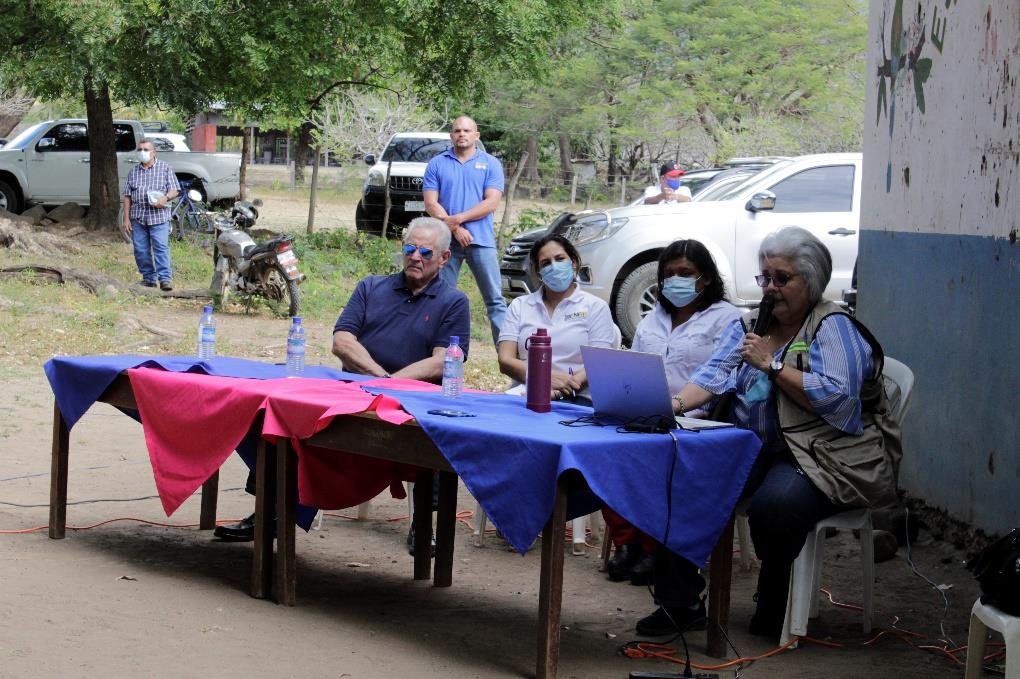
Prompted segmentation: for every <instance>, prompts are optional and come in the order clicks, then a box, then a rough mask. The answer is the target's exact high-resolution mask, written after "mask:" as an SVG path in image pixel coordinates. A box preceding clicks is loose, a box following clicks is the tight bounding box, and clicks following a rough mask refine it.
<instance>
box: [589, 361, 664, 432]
mask: <svg viewBox="0 0 1020 679" xmlns="http://www.w3.org/2000/svg"><path fill="white" fill-rule="evenodd" d="M581 357H582V359H583V361H584V370H585V372H586V373H587V375H588V388H589V389H590V390H591V401H592V406H593V407H594V409H595V415H596V417H601V418H603V419H612V420H619V421H621V422H631V421H633V420H637V419H641V418H651V417H656V416H664V417H668V418H670V419H672V418H673V405H672V403H670V394H669V384H668V383H667V382H666V368H665V366H663V363H662V356H660V355H659V354H646V353H642V352H638V351H625V350H623V349H604V348H602V347H588V346H583V347H581Z"/></svg>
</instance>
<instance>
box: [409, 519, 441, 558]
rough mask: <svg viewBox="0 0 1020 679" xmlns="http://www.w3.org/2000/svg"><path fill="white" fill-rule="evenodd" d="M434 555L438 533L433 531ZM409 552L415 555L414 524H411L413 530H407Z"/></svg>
mask: <svg viewBox="0 0 1020 679" xmlns="http://www.w3.org/2000/svg"><path fill="white" fill-rule="evenodd" d="M431 546H432V556H433V557H435V555H436V534H435V533H432V545H431ZM407 553H408V554H410V555H411V556H414V524H413V523H412V524H411V530H409V531H407Z"/></svg>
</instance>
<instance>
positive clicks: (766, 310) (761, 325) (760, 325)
mask: <svg viewBox="0 0 1020 679" xmlns="http://www.w3.org/2000/svg"><path fill="white" fill-rule="evenodd" d="M775 305H776V298H775V297H773V296H772V295H765V296H764V297H762V298H761V304H759V305H758V318H756V319H754V328H752V329H751V332H753V333H754V334H755V335H758V336H759V337H761V336H764V335H765V331H767V330H768V329H769V323H770V322H771V321H772V307H774V306H775Z"/></svg>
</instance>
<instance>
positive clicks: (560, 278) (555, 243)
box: [499, 235, 617, 405]
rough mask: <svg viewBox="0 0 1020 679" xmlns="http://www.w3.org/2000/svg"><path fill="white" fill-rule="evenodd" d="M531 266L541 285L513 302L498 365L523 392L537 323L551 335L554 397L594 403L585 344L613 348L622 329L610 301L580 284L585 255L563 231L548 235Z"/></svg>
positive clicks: (536, 249)
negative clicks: (527, 343) (584, 358)
mask: <svg viewBox="0 0 1020 679" xmlns="http://www.w3.org/2000/svg"><path fill="white" fill-rule="evenodd" d="M530 257H531V269H532V271H537V272H538V275H539V277H540V278H541V280H542V286H541V287H540V288H539V289H538V290H536V291H535V292H533V293H531V294H530V295H524V296H522V297H518V298H517V299H515V300H514V301H513V302H511V303H510V306H509V308H507V311H506V317H505V318H504V319H503V327H502V328H501V329H500V332H499V370H500V372H502V373H503V374H504V375H506V376H507V377H509V378H510V379H512V380H513V381H514V389H512V390H511V392H514V390H518V391H520V392H521V393H522V394H523V388H522V387H523V383H524V381H525V378H526V376H527V372H528V363H527V359H528V352H527V350H526V349H525V348H524V343H525V341H526V340H527V339H528V338H529V337H530V336H531V335H533V334H534V333H535V330H537V329H538V328H546V329H547V330H548V331H549V335H550V336H551V337H552V359H553V360H552V398H554V399H568V400H574V401H575V402H581V403H585V404H587V405H590V404H591V401H590V400H589V399H588V379H587V377H586V376H585V372H584V363H583V362H582V361H581V346H582V345H585V344H586V345H590V346H595V347H613V346H614V345H616V342H617V334H616V333H617V330H616V326H615V325H614V324H613V316H612V314H611V313H610V311H609V306H608V305H607V304H606V303H605V302H603V301H602V300H601V299H599V298H598V297H596V296H595V295H592V294H590V293H587V292H584V291H583V290H581V289H580V288H578V285H577V282H576V281H575V277H576V276H577V269H578V267H580V266H581V256H580V255H578V254H577V250H576V249H574V246H573V245H571V244H570V241H568V240H567V239H566V238H564V237H563V236H559V235H551V236H544V237H543V238H541V239H539V240H538V242H536V243H535V246H534V247H533V248H532V249H531V254H530Z"/></svg>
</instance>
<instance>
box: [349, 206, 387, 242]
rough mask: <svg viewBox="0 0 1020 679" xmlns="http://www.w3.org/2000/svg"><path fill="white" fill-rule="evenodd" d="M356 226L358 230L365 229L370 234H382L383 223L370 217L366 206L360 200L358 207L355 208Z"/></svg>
mask: <svg viewBox="0 0 1020 679" xmlns="http://www.w3.org/2000/svg"><path fill="white" fill-rule="evenodd" d="M354 226H355V227H356V228H357V230H358V231H364V232H365V233H367V234H369V235H370V236H381V235H382V224H380V223H379V222H376V221H373V220H372V219H370V218H369V216H368V213H367V212H366V211H365V206H364V205H362V203H361V201H360V200H359V201H358V207H357V208H355V210H354Z"/></svg>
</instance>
